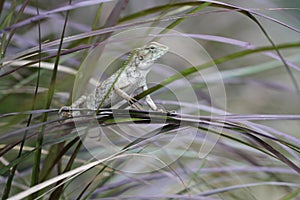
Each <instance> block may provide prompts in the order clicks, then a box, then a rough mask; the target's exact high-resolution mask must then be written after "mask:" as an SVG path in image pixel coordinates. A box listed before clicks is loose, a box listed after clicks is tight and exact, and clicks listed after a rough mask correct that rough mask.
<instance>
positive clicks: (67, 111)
mask: <svg viewBox="0 0 300 200" xmlns="http://www.w3.org/2000/svg"><path fill="white" fill-rule="evenodd" d="M71 110H72V107H70V106H62V107H61V108H60V109H59V111H58V113H57V114H58V116H59V118H60V119H66V118H69V117H72V112H71Z"/></svg>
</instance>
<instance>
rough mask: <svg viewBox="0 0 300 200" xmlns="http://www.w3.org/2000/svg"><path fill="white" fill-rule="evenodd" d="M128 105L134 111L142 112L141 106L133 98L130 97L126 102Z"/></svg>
mask: <svg viewBox="0 0 300 200" xmlns="http://www.w3.org/2000/svg"><path fill="white" fill-rule="evenodd" d="M128 103H129V104H130V106H132V107H133V108H134V109H137V110H143V106H142V105H141V104H140V103H139V102H138V100H136V99H135V98H133V97H131V98H130V99H129V100H128Z"/></svg>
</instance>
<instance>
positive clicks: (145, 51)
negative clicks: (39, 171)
mask: <svg viewBox="0 0 300 200" xmlns="http://www.w3.org/2000/svg"><path fill="white" fill-rule="evenodd" d="M168 49H169V48H168V47H167V46H165V45H163V44H160V43H158V42H150V43H149V44H147V45H145V46H143V47H142V48H137V49H135V56H134V62H135V65H136V66H137V67H138V68H140V69H142V70H143V69H148V68H149V67H150V66H151V64H153V63H154V61H155V60H157V59H158V58H160V57H161V56H163V55H164V54H165V53H167V51H168Z"/></svg>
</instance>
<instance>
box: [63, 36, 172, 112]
mask: <svg viewBox="0 0 300 200" xmlns="http://www.w3.org/2000/svg"><path fill="white" fill-rule="evenodd" d="M167 52H168V47H167V46H165V45H163V44H160V43H158V42H150V43H149V44H146V45H145V46H143V47H141V48H136V49H134V50H133V51H132V52H131V56H130V57H129V59H130V60H129V61H128V64H127V65H126V66H125V67H124V68H120V69H119V70H117V71H116V72H115V73H113V74H112V75H111V76H110V77H108V78H107V79H106V80H104V81H103V82H101V83H100V84H99V85H98V86H97V87H96V89H95V90H94V91H93V92H92V93H90V94H88V95H82V96H81V97H80V98H79V99H77V100H76V101H75V102H74V103H72V105H71V106H63V107H61V108H60V110H59V112H58V113H59V115H60V116H62V117H70V116H73V115H74V116H75V115H76V116H77V115H79V114H80V112H79V111H75V112H74V114H72V113H71V112H66V111H65V110H72V109H73V108H87V109H91V110H97V109H99V108H107V107H110V106H111V105H114V104H115V103H117V102H120V101H121V100H122V99H125V100H127V101H128V102H129V103H130V104H131V106H132V107H133V108H135V109H138V110H142V109H143V108H142V107H141V106H140V105H138V104H137V105H136V104H134V103H135V102H137V100H136V99H134V98H133V97H131V96H130V95H131V94H132V93H133V92H134V91H135V90H137V89H138V88H142V90H143V91H145V90H147V89H148V87H147V84H146V76H147V74H148V73H149V71H150V70H151V66H152V64H153V63H154V62H155V61H156V60H157V59H159V58H160V57H162V56H163V55H164V54H165V53H167ZM145 100H146V103H147V104H148V106H149V107H150V108H151V109H152V110H153V111H162V110H161V109H158V107H157V106H156V105H155V103H154V102H153V100H152V99H151V97H150V95H147V96H146V99H145Z"/></svg>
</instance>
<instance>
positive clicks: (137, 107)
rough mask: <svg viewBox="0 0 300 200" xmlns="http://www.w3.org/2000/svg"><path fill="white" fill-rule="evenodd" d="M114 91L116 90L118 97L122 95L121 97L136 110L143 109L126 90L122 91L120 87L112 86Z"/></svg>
mask: <svg viewBox="0 0 300 200" xmlns="http://www.w3.org/2000/svg"><path fill="white" fill-rule="evenodd" d="M114 91H115V92H116V94H117V95H119V96H120V97H122V98H123V99H125V100H127V101H128V102H129V103H130V104H131V106H132V107H134V108H135V109H137V110H143V107H142V106H140V105H138V104H135V103H136V102H137V100H136V99H134V98H133V97H131V96H129V95H128V94H127V93H126V92H124V91H123V90H122V89H120V88H118V87H116V86H114Z"/></svg>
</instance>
